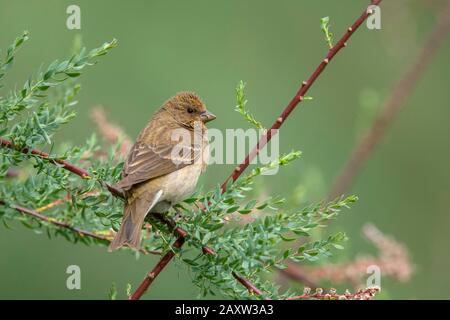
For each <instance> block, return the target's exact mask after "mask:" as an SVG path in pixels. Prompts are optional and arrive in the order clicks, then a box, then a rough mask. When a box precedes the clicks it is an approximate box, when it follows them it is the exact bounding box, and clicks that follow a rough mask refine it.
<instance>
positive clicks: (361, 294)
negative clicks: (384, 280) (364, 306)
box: [288, 287, 380, 300]
mask: <svg viewBox="0 0 450 320" xmlns="http://www.w3.org/2000/svg"><path fill="white" fill-rule="evenodd" d="M379 292H380V288H379V287H372V288H367V289H364V290H359V291H357V292H355V293H351V292H349V291H348V290H347V291H345V293H344V294H338V293H337V292H336V289H330V292H328V293H324V292H323V289H321V288H317V289H316V291H315V293H313V294H311V289H310V288H305V290H304V291H303V295H301V296H295V297H291V298H288V300H302V299H315V300H371V299H372V298H373V297H375V295H376V294H377V293H379Z"/></svg>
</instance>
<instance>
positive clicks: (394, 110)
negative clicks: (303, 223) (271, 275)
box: [329, 5, 450, 199]
mask: <svg viewBox="0 0 450 320" xmlns="http://www.w3.org/2000/svg"><path fill="white" fill-rule="evenodd" d="M449 32H450V5H448V6H447V7H446V8H445V9H444V10H443V12H442V14H441V16H440V18H439V21H438V23H437V24H436V27H435V29H434V30H433V31H432V33H431V34H430V35H429V37H428V39H427V40H426V42H425V45H424V47H423V49H422V51H421V53H420V54H419V56H418V57H417V59H416V62H415V63H413V64H412V65H411V67H410V68H409V70H408V71H407V72H406V73H405V75H404V77H403V78H402V79H401V80H400V82H399V83H398V84H397V86H396V87H395V88H394V90H393V93H392V95H391V97H390V98H389V100H387V102H386V104H385V105H384V106H383V107H382V109H381V112H380V114H379V115H378V117H377V118H376V120H375V122H374V123H373V125H372V127H371V128H370V130H369V132H368V133H367V135H366V136H365V137H363V138H362V139H361V141H360V143H359V145H358V146H357V147H356V148H355V149H354V151H353V153H352V155H351V156H350V158H349V160H348V162H347V163H346V164H345V165H344V167H343V169H342V171H341V173H340V175H339V176H338V178H337V179H336V181H335V182H334V184H333V187H332V189H331V191H330V194H329V199H334V198H336V197H338V196H340V195H342V194H344V193H345V192H346V191H347V190H348V189H349V188H350V186H351V185H352V184H353V181H354V180H355V177H356V176H357V175H358V173H359V171H360V170H361V168H362V166H363V165H364V164H365V162H366V161H367V159H368V158H369V157H370V155H371V154H372V152H373V151H374V149H375V146H376V145H377V143H378V142H379V141H380V140H381V138H382V137H383V136H384V134H385V132H386V130H387V129H388V127H389V125H391V123H392V121H393V120H394V119H395V117H396V116H397V114H398V112H399V111H400V109H401V107H402V105H404V103H405V101H406V99H407V98H409V96H411V93H412V92H413V90H414V88H415V87H416V85H417V83H418V82H419V80H420V78H421V77H422V75H423V73H424V71H425V69H426V68H427V66H428V65H429V64H430V62H431V61H432V59H433V57H434V56H435V54H436V52H437V50H438V49H439V47H440V46H441V45H442V43H443V42H444V41H445V40H446V39H447V36H448V34H449Z"/></svg>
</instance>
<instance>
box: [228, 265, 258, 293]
mask: <svg viewBox="0 0 450 320" xmlns="http://www.w3.org/2000/svg"><path fill="white" fill-rule="evenodd" d="M232 274H233V277H234V278H235V279H236V280H237V281H239V283H240V284H242V285H243V286H244V287H245V288H247V290H248V292H250V293H251V294H256V295H258V296H260V295H262V292H261V290H259V289H258V288H257V287H256V286H255V285H254V284H253V283H251V282H250V281H249V280H247V279H245V278H244V277H241V276H240V275H238V274H237V273H236V272H234V271H233V273H232Z"/></svg>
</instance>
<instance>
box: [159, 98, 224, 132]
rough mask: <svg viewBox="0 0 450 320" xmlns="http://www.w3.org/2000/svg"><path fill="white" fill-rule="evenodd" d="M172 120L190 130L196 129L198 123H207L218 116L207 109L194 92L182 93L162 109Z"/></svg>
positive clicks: (171, 99)
mask: <svg viewBox="0 0 450 320" xmlns="http://www.w3.org/2000/svg"><path fill="white" fill-rule="evenodd" d="M162 109H163V110H165V111H166V112H168V113H169V114H170V115H171V116H172V118H173V119H174V120H175V121H176V122H178V123H180V124H182V125H183V126H187V127H190V128H194V125H195V123H196V122H202V123H207V122H210V121H212V120H214V119H216V116H215V115H214V114H212V113H211V112H209V111H208V110H207V109H206V106H205V104H204V103H203V102H202V100H201V99H200V97H199V96H198V95H197V94H195V93H194V92H180V93H178V94H177V95H175V96H174V97H172V98H170V99H169V100H168V101H167V102H166V103H165V104H164V106H163V107H162Z"/></svg>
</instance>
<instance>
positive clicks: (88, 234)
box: [0, 200, 161, 255]
mask: <svg viewBox="0 0 450 320" xmlns="http://www.w3.org/2000/svg"><path fill="white" fill-rule="evenodd" d="M0 205H7V204H6V203H5V202H4V201H3V200H0ZM9 207H10V208H12V209H14V210H16V211H18V212H20V213H23V214H26V215H28V216H31V217H33V218H36V219H38V220H42V221H45V222H47V223H50V224H53V225H55V226H58V227H61V228H65V229H68V230H70V231H72V232H74V233H76V234H78V235H79V236H82V237H83V236H86V237H90V238H94V239H97V240H101V241H105V242H108V243H109V242H111V240H112V237H109V236H103V235H100V234H98V233H95V232H92V231H88V230H84V229H81V228H78V227H74V226H71V225H70V224H68V223H65V222H62V221H58V220H55V219H53V218H51V217H47V216H45V215H43V214H41V213H39V212H38V211H36V210H33V209H29V208H25V207H22V206H18V205H16V204H10V205H9ZM139 251H140V252H141V253H143V254H157V255H160V254H161V252H160V251H158V250H147V249H141V250H139Z"/></svg>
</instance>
